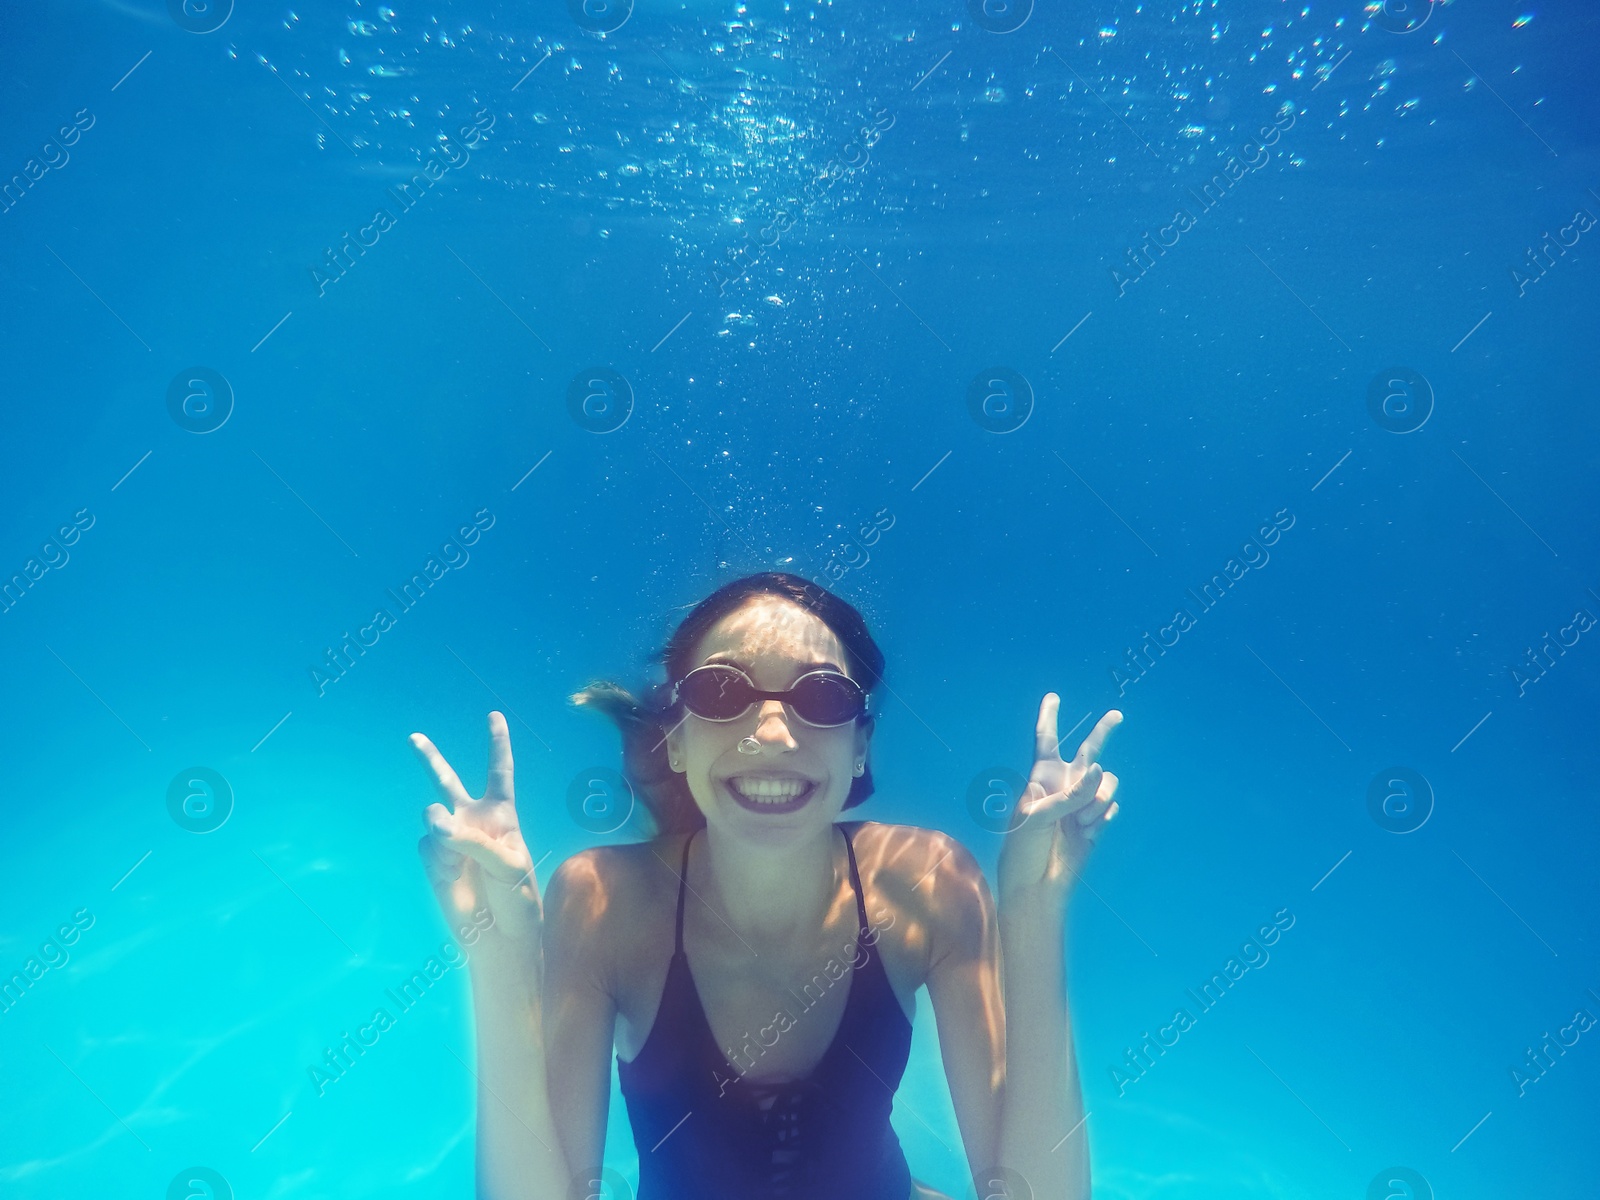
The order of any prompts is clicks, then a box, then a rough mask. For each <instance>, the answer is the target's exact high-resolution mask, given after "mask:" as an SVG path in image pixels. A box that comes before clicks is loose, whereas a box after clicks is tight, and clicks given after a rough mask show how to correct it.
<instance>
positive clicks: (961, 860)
mask: <svg viewBox="0 0 1600 1200" xmlns="http://www.w3.org/2000/svg"><path fill="white" fill-rule="evenodd" d="M844 824H846V825H847V826H848V827H849V830H850V840H851V843H852V844H853V845H854V847H855V851H856V859H857V861H858V863H859V865H860V868H861V872H862V882H863V883H864V884H865V885H866V886H867V887H869V888H872V889H874V890H877V891H880V892H882V893H884V894H885V895H887V896H888V897H890V898H891V899H894V900H896V901H898V902H900V903H903V904H906V905H907V906H910V907H913V908H916V909H920V910H921V911H923V912H924V913H926V914H927V915H929V916H932V915H934V914H935V913H948V912H949V911H950V908H951V904H952V902H955V901H959V900H974V901H976V900H980V899H981V898H982V897H983V896H985V895H986V894H987V885H986V884H985V882H984V875H983V867H982V866H981V865H980V864H979V862H978V860H977V857H976V856H975V855H974V854H973V853H972V851H971V850H970V849H968V848H967V846H966V845H965V844H963V843H962V841H961V840H960V839H959V838H956V837H954V836H952V835H951V834H948V833H945V832H943V831H942V830H938V829H928V828H926V827H924V826H921V825H891V824H888V823H886V822H883V821H854V822H845V823H844ZM962 907H966V905H962Z"/></svg>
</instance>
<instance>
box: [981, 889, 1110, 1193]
mask: <svg viewBox="0 0 1600 1200" xmlns="http://www.w3.org/2000/svg"><path fill="white" fill-rule="evenodd" d="M1065 927H1066V921H1065V916H1064V914H1063V913H1062V911H1061V910H1060V909H1059V908H1058V909H1056V910H1055V911H1053V912H1052V911H1050V910H1049V909H1045V908H1039V909H1035V910H1027V909H1024V908H1022V906H1020V905H1013V906H1012V907H1011V909H1010V911H1005V910H1002V912H1001V913H1000V955H1001V973H1002V976H1003V978H1004V980H1005V1010H1006V1045H1007V1048H1008V1051H1007V1054H1006V1092H1005V1106H1004V1110H1003V1115H1002V1120H1001V1130H1000V1134H1001V1136H1000V1155H999V1163H1000V1166H1001V1168H1002V1169H1001V1171H1000V1172H997V1175H999V1176H1001V1177H1002V1178H1003V1175H1004V1172H1005V1171H1013V1172H1015V1173H1016V1174H1017V1175H1018V1176H1020V1177H1021V1179H1022V1180H1025V1181H1026V1182H1027V1185H1028V1186H1027V1188H1020V1187H1016V1186H1011V1187H1009V1188H1008V1189H1007V1190H1004V1191H1001V1192H999V1193H998V1194H1000V1195H1004V1196H1008V1197H1010V1196H1028V1195H1030V1194H1031V1195H1032V1196H1033V1198H1034V1200H1088V1196H1089V1136H1088V1129H1087V1127H1086V1126H1085V1125H1084V1112H1083V1089H1082V1086H1081V1084H1080V1083H1079V1079H1078V1061H1077V1055H1076V1053H1075V1051H1074V1049H1073V1038H1072V1011H1071V1006H1070V1004H1069V1002H1068V998H1067V980H1066V934H1065ZM998 1184H999V1180H998V1179H997V1180H996V1181H993V1182H992V1183H991V1186H992V1187H994V1186H998ZM980 1194H981V1193H980Z"/></svg>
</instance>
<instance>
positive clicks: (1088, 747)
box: [1072, 708, 1122, 769]
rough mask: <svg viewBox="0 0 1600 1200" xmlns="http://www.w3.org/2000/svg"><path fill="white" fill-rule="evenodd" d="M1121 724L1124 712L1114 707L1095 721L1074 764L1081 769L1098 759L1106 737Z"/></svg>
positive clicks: (1073, 761) (1079, 749) (1080, 747)
mask: <svg viewBox="0 0 1600 1200" xmlns="http://www.w3.org/2000/svg"><path fill="white" fill-rule="evenodd" d="M1120 724H1122V714H1121V713H1120V712H1118V711H1117V710H1116V709H1114V708H1113V709H1112V710H1111V711H1110V712H1108V713H1106V715H1105V716H1103V717H1101V718H1100V720H1098V721H1097V722H1095V727H1094V728H1093V729H1091V730H1090V731H1089V736H1088V737H1086V738H1084V739H1083V744H1082V745H1081V746H1079V747H1078V753H1077V755H1076V756H1075V757H1074V758H1073V760H1072V765H1073V766H1075V767H1078V768H1080V769H1081V768H1085V767H1087V766H1088V765H1089V764H1090V763H1092V762H1094V761H1095V760H1096V759H1098V758H1099V757H1100V748H1101V747H1102V746H1104V745H1105V744H1106V738H1107V737H1108V736H1110V734H1111V731H1112V730H1113V729H1115V728H1116V727H1117V726H1118V725H1120Z"/></svg>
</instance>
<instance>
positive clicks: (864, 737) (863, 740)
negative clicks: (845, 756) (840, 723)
mask: <svg viewBox="0 0 1600 1200" xmlns="http://www.w3.org/2000/svg"><path fill="white" fill-rule="evenodd" d="M876 725H877V722H876V719H875V718H873V717H867V718H866V719H865V720H862V721H857V722H856V760H857V761H858V762H865V761H866V757H867V747H868V746H869V745H871V744H872V731H873V729H874V728H876Z"/></svg>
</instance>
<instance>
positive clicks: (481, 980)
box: [411, 712, 568, 1200]
mask: <svg viewBox="0 0 1600 1200" xmlns="http://www.w3.org/2000/svg"><path fill="white" fill-rule="evenodd" d="M411 745H412V747H413V748H414V749H415V750H416V752H417V754H418V755H419V756H420V757H421V758H422V760H423V762H424V763H425V764H426V765H427V767H428V769H429V771H430V772H431V774H432V776H433V780H434V784H435V785H436V787H437V788H438V791H439V796H440V799H441V803H437V804H430V805H428V807H427V808H426V809H425V810H424V811H423V822H424V824H425V825H426V826H427V829H428V832H427V834H425V835H424V836H423V838H422V841H421V842H420V843H419V844H418V847H417V849H418V851H419V852H420V853H421V855H422V861H423V864H424V867H425V869H426V870H427V873H428V880H429V882H430V883H431V884H432V885H433V891H434V895H435V897H436V898H437V899H438V901H439V907H440V909H441V910H442V911H443V912H444V915H445V919H446V921H447V922H449V924H450V925H451V927H452V928H460V927H461V926H462V924H463V923H464V922H466V921H468V920H470V921H471V922H472V923H473V924H478V921H477V916H478V914H481V913H483V912H484V911H485V910H487V912H488V913H489V914H490V916H491V917H492V920H491V921H490V922H489V924H488V925H487V927H483V926H480V928H483V932H482V934H481V936H480V937H479V938H478V940H477V942H476V943H475V944H474V946H473V949H472V954H471V957H470V959H469V962H470V964H471V965H470V975H471V979H472V1007H473V1016H474V1019H475V1021H476V1023H477V1034H478V1062H477V1070H476V1071H475V1072H474V1073H475V1075H476V1077H477V1081H478V1162H477V1174H478V1187H477V1194H478V1197H479V1200H549V1198H551V1197H560V1196H565V1195H566V1194H567V1187H568V1171H567V1167H566V1160H565V1158H564V1157H563V1156H562V1153H561V1145H560V1142H559V1140H558V1138H557V1136H556V1129H555V1123H554V1121H553V1120H552V1114H551V1109H550V1097H549V1091H548V1089H547V1087H546V1077H547V1073H546V1069H545V1049H544V1039H543V1031H542V1029H541V1021H540V1011H541V1010H540V1004H541V997H540V993H541V990H542V986H543V976H544V961H543V932H544V931H543V925H544V921H543V910H542V906H541V904H540V902H539V887H538V882H537V880H535V878H534V872H533V860H532V857H531V856H530V855H529V854H528V847H527V845H526V844H525V843H524V841H523V838H522V830H521V828H520V826H519V825H518V822H517V808H516V800H515V796H514V792H513V788H512V773H513V768H512V761H511V736H510V733H509V731H508V730H507V729H506V719H505V717H503V716H502V715H501V714H500V713H497V712H492V713H490V714H489V774H488V784H487V786H486V787H485V789H484V794H483V797H482V799H477V800H475V799H473V798H472V797H471V796H470V795H468V794H467V790H466V788H465V787H463V786H462V784H461V779H460V778H459V777H458V776H457V775H456V773H455V771H454V769H453V768H452V767H451V766H450V764H449V763H448V762H446V761H445V759H444V757H443V755H441V754H440V753H439V751H438V750H437V749H435V748H434V745H433V743H432V742H431V741H429V740H428V739H427V738H426V737H424V736H423V735H422V734H420V733H414V734H412V735H411Z"/></svg>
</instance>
